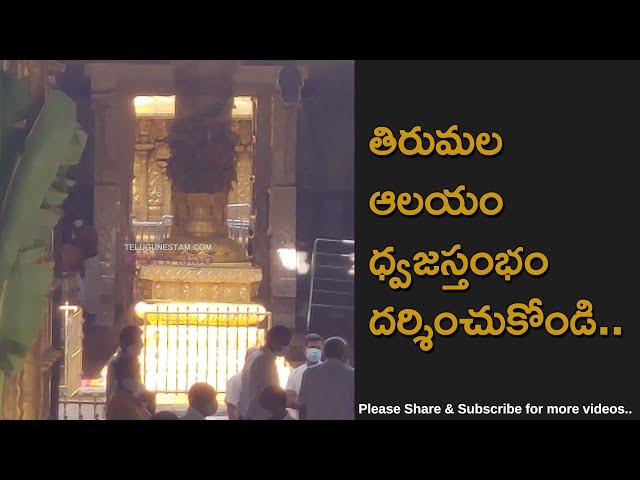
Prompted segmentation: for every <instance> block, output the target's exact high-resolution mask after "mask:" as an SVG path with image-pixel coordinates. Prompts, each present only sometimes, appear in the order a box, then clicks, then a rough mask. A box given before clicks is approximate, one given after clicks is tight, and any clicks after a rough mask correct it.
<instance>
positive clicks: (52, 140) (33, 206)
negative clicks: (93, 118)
mask: <svg viewBox="0 0 640 480" xmlns="http://www.w3.org/2000/svg"><path fill="white" fill-rule="evenodd" d="M86 140H87V136H86V134H85V133H84V132H83V131H82V130H81V129H80V125H79V124H78V122H77V121H76V105H75V103H74V102H73V100H71V99H70V98H69V97H67V96H66V95H65V94H64V93H62V92H60V91H53V92H52V93H51V94H50V95H49V96H48V97H47V101H46V102H45V104H44V106H43V108H42V111H41V112H40V114H39V115H38V118H37V119H36V121H35V123H34V125H33V128H32V129H31V132H30V133H29V135H28V136H27V139H26V142H25V151H24V155H23V156H22V158H20V160H19V161H18V164H17V166H16V168H15V171H14V174H13V177H12V179H11V181H10V184H9V188H8V189H7V193H6V194H5V198H4V202H3V205H2V211H1V214H0V215H1V216H0V281H2V280H5V279H6V278H8V276H9V274H10V272H11V268H12V267H13V264H14V262H15V260H16V257H17V254H18V251H19V250H20V248H21V247H22V246H23V244H24V242H25V241H26V240H28V239H30V238H31V237H32V235H33V234H34V232H35V231H36V230H37V227H38V226H37V225H36V224H35V222H34V221H33V219H34V218H35V217H36V216H37V214H38V210H40V207H41V205H42V202H43V200H44V199H45V196H46V193H47V192H48V191H49V187H50V185H51V184H52V183H53V181H54V179H55V178H56V174H57V172H58V168H59V167H60V166H61V165H70V164H74V163H77V162H78V160H79V159H80V155H81V154H82V151H83V149H84V147H85V144H86Z"/></svg>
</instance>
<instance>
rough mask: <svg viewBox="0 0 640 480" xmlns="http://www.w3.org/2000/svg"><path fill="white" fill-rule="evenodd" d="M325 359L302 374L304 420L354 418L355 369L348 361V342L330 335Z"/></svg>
mask: <svg viewBox="0 0 640 480" xmlns="http://www.w3.org/2000/svg"><path fill="white" fill-rule="evenodd" d="M322 350H323V352H322V353H323V355H324V359H325V360H324V362H322V363H321V364H319V365H314V366H313V367H311V368H307V370H306V371H305V372H304V374H303V375H302V385H301V386H300V394H299V395H298V404H299V405H300V418H301V419H303V420H353V418H354V408H355V403H354V396H355V392H354V389H355V372H354V369H353V367H351V366H350V365H349V364H348V358H349V355H348V347H347V342H346V341H345V340H344V339H342V338H340V337H331V338H328V339H327V340H326V341H325V342H324V345H323V348H322Z"/></svg>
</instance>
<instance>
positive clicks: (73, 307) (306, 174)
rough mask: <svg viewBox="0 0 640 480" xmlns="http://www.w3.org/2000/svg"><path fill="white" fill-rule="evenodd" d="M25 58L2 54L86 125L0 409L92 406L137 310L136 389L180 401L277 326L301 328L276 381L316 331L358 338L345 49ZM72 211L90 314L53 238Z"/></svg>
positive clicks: (21, 412)
mask: <svg viewBox="0 0 640 480" xmlns="http://www.w3.org/2000/svg"><path fill="white" fill-rule="evenodd" d="M20 62H23V63H22V64H19V62H18V61H3V63H2V65H3V71H5V72H6V73H7V74H11V75H13V76H14V77H15V78H18V77H21V76H22V77H29V75H31V77H30V78H31V80H32V83H34V82H35V80H34V79H33V77H34V75H35V73H34V72H41V73H40V77H41V78H40V81H42V78H43V77H44V78H45V81H44V84H45V87H44V92H45V93H44V95H45V97H46V94H47V92H49V91H50V90H51V89H58V90H60V91H62V92H64V93H65V94H66V95H67V96H68V97H69V98H71V99H72V100H73V102H75V105H76V109H77V121H78V123H79V125H80V127H81V128H82V130H83V131H84V132H86V134H87V135H86V138H87V140H86V147H85V148H84V150H83V151H82V155H81V157H80V160H79V161H78V163H77V164H76V165H73V166H72V167H71V168H70V171H69V174H68V175H67V176H68V177H69V178H71V179H72V180H73V183H74V185H73V187H72V188H71V189H70V191H69V192H68V197H67V198H66V199H65V200H64V202H63V203H62V212H61V218H60V221H59V222H58V223H57V225H56V226H55V228H54V229H53V232H52V236H51V244H50V245H49V250H48V252H49V255H50V256H51V258H52V259H53V261H55V268H54V281H53V286H52V288H51V292H50V294H49V295H48V297H47V302H48V303H47V309H46V313H45V315H44V319H43V320H42V325H41V327H40V329H39V331H38V337H37V339H36V342H35V343H34V344H33V345H32V346H31V348H30V351H29V354H28V355H27V357H26V360H25V362H24V365H22V366H21V367H20V370H17V371H16V372H15V373H14V374H12V375H11V376H10V377H7V378H6V379H5V381H4V390H3V392H2V393H3V399H4V401H3V403H2V411H1V412H0V414H1V415H0V416H2V417H3V418H72V417H74V415H75V417H78V416H79V417H83V416H84V417H85V418H87V417H92V418H96V419H98V418H100V416H101V415H102V413H101V412H100V411H99V410H100V409H99V406H100V405H102V404H103V403H104V398H103V396H104V388H105V385H104V383H105V371H106V363H107V361H108V360H109V359H110V358H111V357H112V356H113V355H114V353H115V352H116V349H117V344H118V333H119V331H120V330H121V329H122V328H123V326H126V325H130V324H136V325H139V326H140V327H141V328H142V329H143V331H144V343H145V346H144V350H143V352H142V355H141V358H140V361H141V365H142V379H143V382H144V384H145V386H146V388H147V389H149V390H150V391H153V392H155V393H156V399H157V402H158V403H159V404H164V405H167V408H174V409H176V410H180V409H181V408H183V407H184V405H185V404H186V393H187V392H188V390H189V388H190V386H191V385H193V384H194V383H195V382H206V383H209V384H210V385H212V386H213V387H214V388H215V389H216V391H217V392H218V395H219V396H220V397H221V398H222V397H223V396H224V392H225V384H226V381H227V379H228V378H229V377H230V376H232V375H234V374H235V373H237V372H239V371H240V370H241V369H242V366H243V363H244V358H245V354H246V351H247V349H248V348H250V347H254V346H258V345H261V344H262V343H263V342H264V336H265V332H266V331H267V329H268V328H270V327H271V326H273V325H285V326H287V327H289V328H290V329H291V330H292V331H293V332H294V340H293V342H292V345H291V348H290V353H289V355H288V356H287V357H286V358H281V359H279V360H278V364H277V365H278V373H279V375H280V380H281V383H282V385H283V386H284V384H285V383H286V379H287V376H288V373H289V371H290V369H291V368H292V367H294V366H296V365H298V364H300V363H301V362H302V361H303V359H304V355H303V352H302V344H301V341H302V340H301V339H302V338H303V337H304V335H305V334H306V333H308V332H310V331H314V332H316V333H320V334H322V335H325V336H329V335H340V336H342V337H344V338H345V339H347V341H348V342H349V343H350V345H351V347H352V348H351V350H352V352H353V276H354V267H353V265H354V257H353V244H354V242H353V230H354V227H353V223H354V219H353V209H354V199H353V164H354V161H353V155H354V145H353V63H352V62H347V61H231V60H224V61H209V60H202V61H200V60H197V61H169V60H167V61H75V60H74V61H56V62H53V61H52V62H45V61H20ZM38 68H39V69H40V70H38ZM42 72H45V73H46V75H43V74H42ZM82 226H90V227H93V229H94V231H95V232H96V235H97V252H96V253H97V255H96V256H97V264H96V265H97V267H96V268H97V271H98V277H97V278H99V280H98V281H97V287H96V288H97V292H98V293H97V296H96V306H95V307H94V308H95V309H96V310H97V311H96V312H95V315H92V318H91V321H90V322H88V321H87V320H86V318H84V319H83V312H82V307H81V306H80V305H79V301H78V299H77V292H78V287H77V285H75V283H74V282H75V280H74V278H75V274H73V273H72V272H68V271H66V270H65V265H64V264H63V263H64V262H62V260H61V254H60V252H61V251H63V246H64V245H65V244H66V243H68V242H69V238H70V237H69V236H70V235H71V236H73V235H74V233H73V232H74V231H75V230H74V229H77V228H80V227H82ZM323 262H324V263H323ZM84 316H85V317H86V315H84ZM45 351H46V352H49V351H58V352H62V353H60V354H59V355H58V357H55V355H54V357H55V358H53V357H52V358H51V359H49V360H46V358H48V357H47V355H50V353H45ZM25 392H26V393H28V394H27V395H25ZM25 399H26V400H25ZM220 403H221V404H223V402H220ZM87 404H88V405H89V407H87ZM96 405H98V407H97V406H96ZM86 408H89V410H86V412H85V410H83V409H86ZM87 412H88V413H87Z"/></svg>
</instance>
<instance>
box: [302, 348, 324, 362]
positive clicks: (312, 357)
mask: <svg viewBox="0 0 640 480" xmlns="http://www.w3.org/2000/svg"><path fill="white" fill-rule="evenodd" d="M305 354H306V356H307V361H308V362H309V363H318V362H319V361H320V358H322V350H320V349H319V348H307V350H306V352H305Z"/></svg>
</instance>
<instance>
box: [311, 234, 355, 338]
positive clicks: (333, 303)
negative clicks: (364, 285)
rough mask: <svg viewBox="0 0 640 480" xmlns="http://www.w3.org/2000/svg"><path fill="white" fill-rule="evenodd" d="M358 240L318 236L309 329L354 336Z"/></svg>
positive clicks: (314, 258) (312, 262) (313, 264)
mask: <svg viewBox="0 0 640 480" xmlns="http://www.w3.org/2000/svg"><path fill="white" fill-rule="evenodd" d="M354 265H355V242H354V241H353V240H347V239H332V238H316V239H315V240H314V242H313V251H312V254H311V283H310V286H309V306H308V310H307V329H308V330H309V331H314V332H322V333H323V334H326V335H338V334H339V335H343V336H347V337H349V338H350V337H352V333H351V331H352V329H353V325H352V323H353V310H354V273H355V272H354V268H355V267H354Z"/></svg>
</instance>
